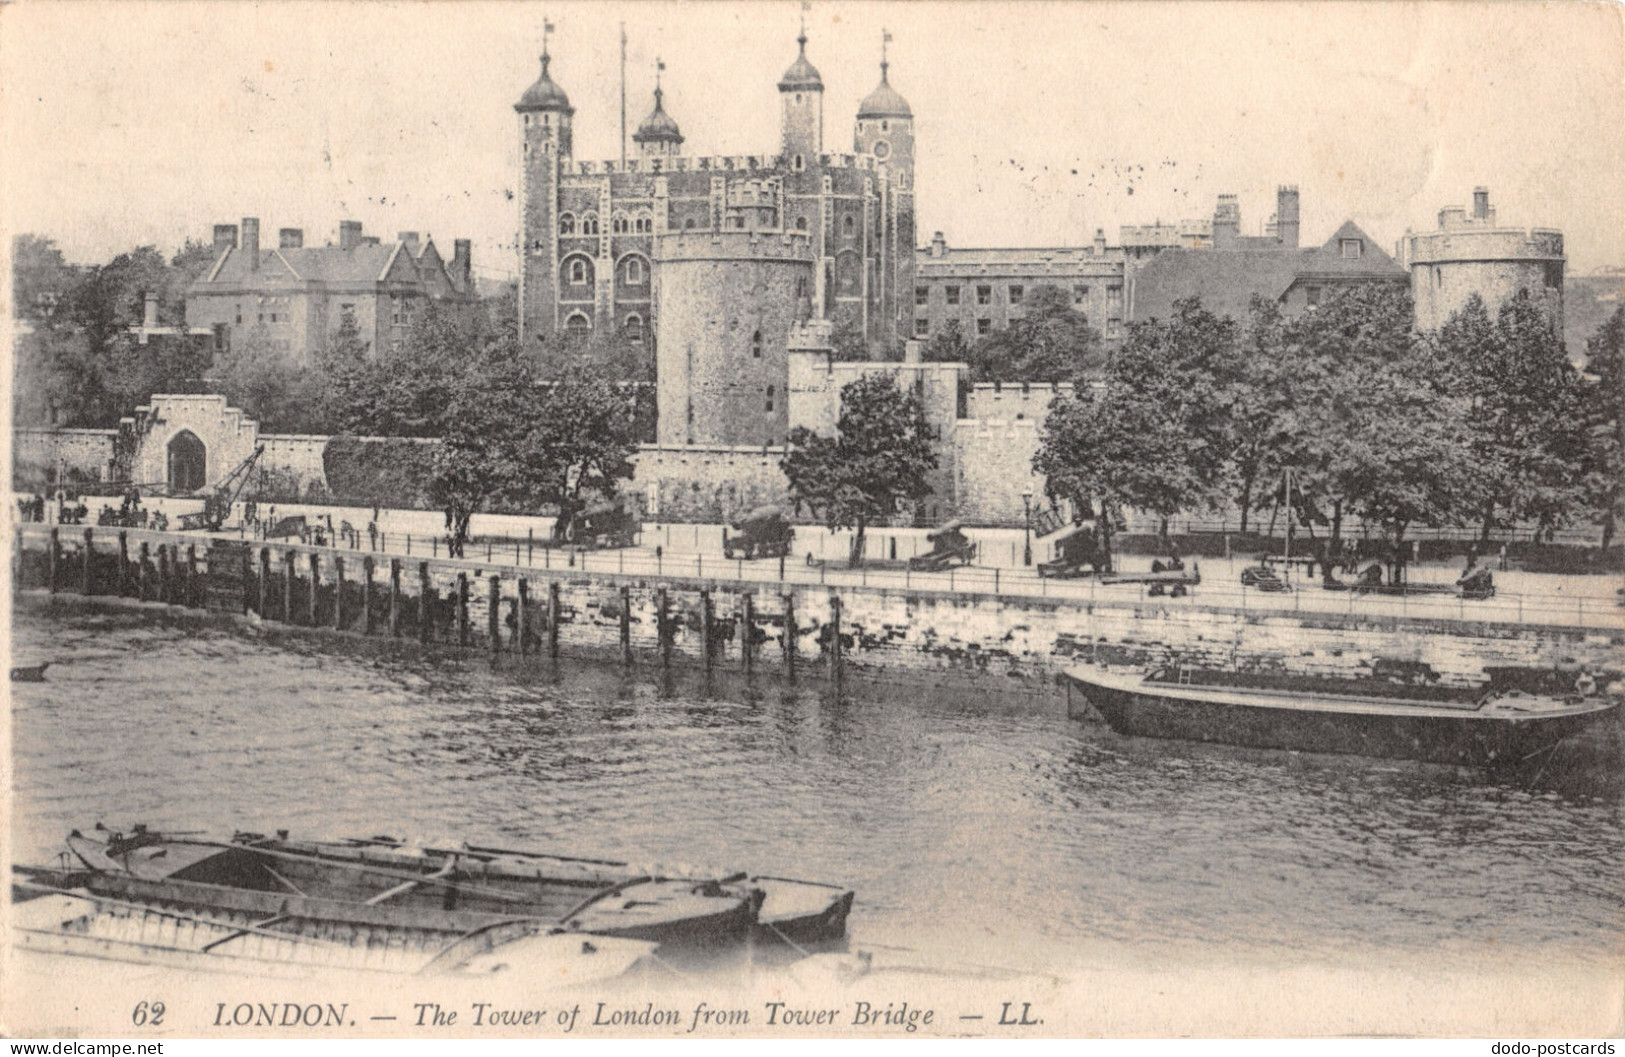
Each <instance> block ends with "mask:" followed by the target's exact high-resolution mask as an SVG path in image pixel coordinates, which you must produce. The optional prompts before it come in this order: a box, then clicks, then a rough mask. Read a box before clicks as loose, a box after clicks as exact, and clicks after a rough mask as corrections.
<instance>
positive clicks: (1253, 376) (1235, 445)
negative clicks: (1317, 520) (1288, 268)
mask: <svg viewBox="0 0 1625 1057" xmlns="http://www.w3.org/2000/svg"><path fill="white" fill-rule="evenodd" d="M1285 326H1286V324H1285V321H1284V320H1283V319H1282V317H1281V310H1280V307H1279V306H1278V305H1277V304H1276V302H1274V301H1266V300H1264V299H1263V298H1261V297H1258V296H1256V295H1255V296H1254V297H1253V299H1252V303H1251V306H1250V311H1249V313H1248V325H1247V330H1246V333H1245V335H1244V336H1240V337H1239V338H1238V340H1237V341H1235V342H1233V343H1230V344H1228V345H1226V346H1224V347H1223V348H1221V350H1220V355H1219V356H1218V357H1217V360H1216V363H1215V369H1214V371H1213V372H1212V375H1213V376H1212V378H1211V382H1210V384H1211V385H1212V386H1213V396H1214V400H1215V403H1216V404H1218V406H1219V407H1220V408H1222V409H1223V415H1224V418H1223V425H1224V426H1225V434H1226V436H1225V437H1224V438H1223V440H1221V441H1220V442H1219V443H1220V445H1221V447H1222V448H1224V449H1226V450H1227V452H1228V454H1227V457H1226V463H1227V467H1226V476H1227V478H1228V480H1229V484H1230V489H1231V494H1232V495H1233V496H1234V497H1235V502H1236V507H1237V509H1238V510H1239V511H1240V512H1241V531H1242V532H1244V533H1245V532H1246V531H1247V528H1248V519H1249V517H1250V516H1251V514H1252V511H1253V504H1254V502H1255V501H1256V500H1257V499H1258V493H1259V487H1260V485H1261V483H1262V482H1265V481H1272V480H1274V479H1275V477H1276V476H1277V475H1278V474H1280V472H1281V470H1282V469H1283V467H1284V466H1285V465H1286V455H1287V451H1288V449H1289V448H1290V446H1291V445H1292V443H1293V441H1294V439H1295V435H1294V410H1295V407H1296V400H1297V399H1298V398H1299V396H1300V394H1299V392H1298V390H1299V386H1298V385H1297V384H1296V383H1297V381H1298V375H1297V371H1296V365H1295V364H1291V365H1289V360H1288V357H1287V356H1286V355H1285V353H1286V336H1285ZM1203 382H1204V380H1202V379H1193V380H1192V384H1197V385H1200V384H1203Z"/></svg>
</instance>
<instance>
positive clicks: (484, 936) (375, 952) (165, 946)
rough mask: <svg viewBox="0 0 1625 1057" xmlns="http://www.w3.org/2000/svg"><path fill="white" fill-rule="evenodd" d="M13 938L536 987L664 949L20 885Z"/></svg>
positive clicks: (98, 953) (239, 968)
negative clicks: (504, 980)
mask: <svg viewBox="0 0 1625 1057" xmlns="http://www.w3.org/2000/svg"><path fill="white" fill-rule="evenodd" d="M290 909H291V908H290ZM11 929H12V943H13V946H14V948H15V949H16V950H18V951H21V952H31V953H39V954H47V955H69V956H75V957H84V958H94V959H97V960H100V961H118V962H133V963H136V964H141V965H157V966H164V967H167V968H175V969H187V970H205V971H211V972H239V973H245V974H248V975H253V976H280V977H305V976H308V975H309V974H310V973H312V972H319V971H322V970H330V971H338V972H344V973H421V974H441V973H446V974H457V975H479V976H486V975H489V974H493V973H514V974H523V975H524V977H525V978H526V979H527V980H532V981H540V980H550V981H560V982H567V983H582V982H588V981H594V980H603V979H609V978H612V977H616V976H620V975H623V974H624V973H626V972H628V971H629V970H631V969H632V968H633V967H634V966H636V965H637V964H638V963H639V962H640V961H642V960H643V959H645V958H647V957H649V956H651V955H653V954H654V952H655V951H656V949H657V948H658V944H655V943H650V942H648V941H646V940H632V939H620V938H616V937H606V936H582V935H580V934H578V933H565V932H557V931H549V930H548V928H547V926H546V924H545V923H544V922H537V921H532V920H507V921H503V922H500V923H498V924H495V925H491V926H487V927H483V928H478V929H472V930H470V931H468V932H465V933H462V934H452V933H446V932H442V931H438V930H435V929H414V928H406V927H400V926H395V925H382V924H374V925H369V924H364V923H360V922H354V921H341V920H331V919H324V918H309V917H299V916H295V915H293V914H277V915H272V916H270V917H266V916H264V911H263V910H233V909H228V908H223V907H209V908H205V909H194V908H192V907H190V906H189V905H188V904H185V903H174V902H170V901H167V900H162V899H157V898H153V899H151V900H150V901H149V900H148V899H143V898H131V899H119V898H116V897H112V896H106V895H97V894H94V893H92V892H91V891H89V890H88V889H86V888H72V889H65V888H61V887H57V886H55V885H51V884H43V883H39V882H31V881H16V882H13V886H12V911H11Z"/></svg>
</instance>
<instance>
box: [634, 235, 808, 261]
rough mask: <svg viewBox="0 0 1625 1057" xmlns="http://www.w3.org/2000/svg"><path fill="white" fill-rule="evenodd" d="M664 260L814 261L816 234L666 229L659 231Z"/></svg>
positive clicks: (658, 248)
mask: <svg viewBox="0 0 1625 1057" xmlns="http://www.w3.org/2000/svg"><path fill="white" fill-rule="evenodd" d="M654 241H655V259H656V260H660V261H684V260H689V261H707V260H785V261H797V262H803V261H805V262H807V263H811V262H812V259H813V246H812V237H811V236H810V235H809V234H808V233H807V232H805V231H710V230H699V229H693V230H683V231H662V232H659V233H657V234H656V235H655V240H654Z"/></svg>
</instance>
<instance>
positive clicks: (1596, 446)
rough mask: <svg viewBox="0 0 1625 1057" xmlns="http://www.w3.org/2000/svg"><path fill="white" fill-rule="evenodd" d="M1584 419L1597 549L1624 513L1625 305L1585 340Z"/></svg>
mask: <svg viewBox="0 0 1625 1057" xmlns="http://www.w3.org/2000/svg"><path fill="white" fill-rule="evenodd" d="M1586 373H1588V374H1589V375H1591V379H1590V380H1589V381H1588V382H1587V383H1586V385H1585V389H1584V405H1585V411H1584V422H1585V426H1586V435H1587V439H1588V441H1589V443H1588V445H1587V447H1586V454H1585V458H1584V460H1583V462H1582V469H1583V472H1584V476H1583V477H1582V483H1583V486H1584V489H1585V498H1586V503H1587V505H1588V506H1589V507H1590V509H1591V511H1592V512H1593V513H1594V514H1595V515H1596V516H1597V517H1599V518H1600V519H1601V520H1602V549H1603V550H1607V549H1608V547H1609V545H1610V544H1612V543H1613V542H1614V533H1615V532H1617V531H1618V526H1619V521H1620V518H1621V517H1622V516H1625V415H1621V413H1620V412H1621V407H1620V404H1621V401H1625V308H1616V309H1614V314H1613V315H1612V316H1610V317H1609V318H1608V321H1607V322H1606V323H1604V324H1603V325H1602V326H1600V327H1598V328H1597V331H1596V333H1594V334H1593V335H1591V338H1590V339H1589V340H1588V341H1587V342H1586Z"/></svg>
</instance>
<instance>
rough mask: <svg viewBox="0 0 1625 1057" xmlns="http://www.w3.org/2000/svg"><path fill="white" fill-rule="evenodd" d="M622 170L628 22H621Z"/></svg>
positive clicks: (624, 161)
mask: <svg viewBox="0 0 1625 1057" xmlns="http://www.w3.org/2000/svg"><path fill="white" fill-rule="evenodd" d="M621 170H622V171H623V172H624V171H625V170H626V23H625V22H622V23H621Z"/></svg>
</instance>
